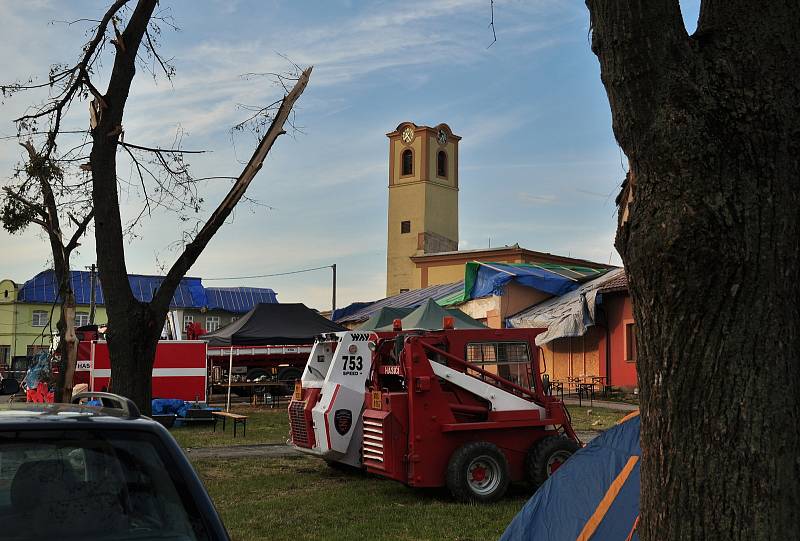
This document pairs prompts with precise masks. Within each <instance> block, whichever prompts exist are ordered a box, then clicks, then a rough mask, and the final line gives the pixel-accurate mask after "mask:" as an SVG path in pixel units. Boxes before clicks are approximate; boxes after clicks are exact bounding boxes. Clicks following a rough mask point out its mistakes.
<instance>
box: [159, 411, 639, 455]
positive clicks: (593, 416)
mask: <svg viewBox="0 0 800 541" xmlns="http://www.w3.org/2000/svg"><path fill="white" fill-rule="evenodd" d="M567 409H569V411H570V413H571V414H572V426H573V428H574V429H575V430H580V431H586V430H606V429H608V428H610V427H612V426H614V424H616V422H617V421H619V420H620V419H622V418H623V417H624V416H625V415H627V412H624V411H616V410H611V409H605V408H591V407H588V406H583V407H579V406H567ZM231 411H232V412H234V413H241V414H242V415H247V437H246V438H242V437H241V436H240V435H237V438H236V439H233V430H232V427H231V426H230V424H231V423H228V425H229V426H228V427H227V429H226V432H225V433H223V432H222V423H217V431H216V432H212V427H211V425H191V426H187V427H181V428H173V429H172V430H171V431H170V432H172V435H173V436H174V437H175V439H176V440H178V443H179V444H180V446H181V447H183V448H197V447H220V446H227V445H245V444H258V443H284V442H286V440H287V439H288V437H289V418H288V416H287V413H286V406H280V407H276V408H264V407H251V406H234V407H232V408H231ZM239 434H241V432H239Z"/></svg>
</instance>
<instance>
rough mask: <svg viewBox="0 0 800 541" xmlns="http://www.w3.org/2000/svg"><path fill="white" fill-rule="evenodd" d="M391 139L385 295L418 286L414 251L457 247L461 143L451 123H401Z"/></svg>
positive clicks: (389, 134)
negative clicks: (423, 124) (432, 126)
mask: <svg viewBox="0 0 800 541" xmlns="http://www.w3.org/2000/svg"><path fill="white" fill-rule="evenodd" d="M386 136H387V137H388V138H389V235H388V245H387V250H386V251H387V257H386V295H387V296H391V295H397V294H398V293H401V292H403V291H407V290H409V289H416V288H418V287H420V276H418V275H419V273H420V271H419V269H417V268H416V266H415V265H414V263H413V262H412V261H411V259H410V258H411V257H412V256H415V255H423V254H431V253H437V252H449V251H453V250H457V249H458V142H459V141H460V140H461V137H459V136H457V135H454V134H453V132H452V131H451V130H450V127H449V126H448V125H447V124H439V125H438V126H436V127H434V128H431V127H428V126H417V125H416V124H414V123H412V122H403V123H402V124H400V125H399V126H397V129H396V130H394V131H393V132H391V133H387V134H386Z"/></svg>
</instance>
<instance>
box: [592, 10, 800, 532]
mask: <svg viewBox="0 0 800 541" xmlns="http://www.w3.org/2000/svg"><path fill="white" fill-rule="evenodd" d="M623 4H625V5H623ZM645 4H647V3H645ZM677 4H678V3H677V0H674V1H668V0H654V1H653V2H651V3H649V4H648V5H647V6H646V7H642V6H643V5H644V4H642V3H635V4H631V5H627V3H619V2H616V1H613V0H609V1H605V0H588V1H587V5H588V6H589V9H590V12H591V17H592V26H593V31H594V35H593V44H592V48H593V50H594V51H595V53H596V54H597V55H598V58H599V59H600V64H601V70H602V78H603V82H604V84H605V86H606V89H607V91H608V96H609V101H610V104H611V109H612V113H613V118H614V130H615V135H616V136H617V140H618V141H619V143H620V145H621V146H622V149H623V150H624V151H625V153H626V155H627V156H628V158H629V160H630V165H631V174H630V176H629V181H628V183H627V185H626V194H625V197H622V198H621V203H622V205H623V206H625V208H621V209H620V227H619V230H618V233H617V247H618V249H619V251H620V254H621V255H622V258H623V261H624V262H625V266H626V269H627V272H628V279H629V285H630V290H631V295H632V297H633V303H634V312H635V317H636V321H637V327H638V338H639V349H638V351H639V362H638V369H639V384H640V388H641V400H642V452H643V457H642V499H641V526H640V529H641V532H640V533H641V537H642V539H648V540H655V539H658V540H671V539H720V540H723V539H724V540H739V539H741V540H753V539H765V540H766V539H792V538H795V537H796V536H797V532H798V531H800V513H798V511H799V510H800V497H799V496H798V494H799V493H800V492H799V491H798V487H800V452H798V449H800V422H798V419H800V393H798V391H797V389H798V388H800V387H799V386H800V362H798V361H799V360H800V329H799V327H800V317H798V316H799V315H800V314H799V313H798V312H799V311H800V310H799V308H798V307H799V306H800V304H798V302H799V301H800V261H798V254H800V245H799V244H800V241H799V239H800V206H798V205H799V204H800V198H799V197H798V193H800V161H798V160H799V158H798V157H800V137H798V135H799V134H800V108H798V104H799V103H800V76H799V75H798V74H799V73H800V70H798V68H797V67H798V66H800V16H799V15H798V10H797V6H796V5H790V3H789V2H783V3H780V2H775V3H764V4H763V5H762V4H761V3H754V2H750V3H746V2H739V1H736V0H732V1H730V2H726V3H724V4H721V3H719V2H709V1H704V2H703V7H702V12H701V20H700V23H699V26H698V31H697V32H696V33H695V34H694V35H693V36H691V37H690V36H687V35H686V34H685V32H683V31H682V23H681V21H680V12H679V11H678V7H677ZM628 201H630V204H629V205H627V202H628ZM623 218H624V219H623Z"/></svg>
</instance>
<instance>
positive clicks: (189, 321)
mask: <svg viewBox="0 0 800 541" xmlns="http://www.w3.org/2000/svg"><path fill="white" fill-rule="evenodd" d="M192 323H194V316H192V315H189V314H185V315H184V316H183V328H184V330H186V328H187V327H188V326H189V325H191V324H192Z"/></svg>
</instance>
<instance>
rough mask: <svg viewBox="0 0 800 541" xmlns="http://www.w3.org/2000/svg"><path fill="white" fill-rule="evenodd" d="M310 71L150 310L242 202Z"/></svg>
mask: <svg viewBox="0 0 800 541" xmlns="http://www.w3.org/2000/svg"><path fill="white" fill-rule="evenodd" d="M312 69H313V67H309V68H307V69H306V70H305V71H303V73H302V75H301V76H300V78H299V79H298V81H297V83H296V84H295V85H294V88H292V90H291V91H290V92H289V93H288V94H287V95H286V96H285V97H284V98H283V101H282V102H281V106H280V108H279V109H278V112H277V113H276V114H275V118H274V119H273V120H272V124H271V125H270V127H269V130H267V133H266V134H265V135H264V137H263V138H262V139H261V141H260V142H259V144H258V146H257V147H256V149H255V151H254V152H253V155H252V156H251V157H250V161H249V162H248V163H247V165H246V166H245V168H244V169H243V170H242V173H241V174H240V175H239V178H238V180H237V181H236V182H235V183H234V185H233V186H232V187H231V189H230V191H229V192H228V195H227V196H226V197H225V199H223V200H222V202H221V203H220V204H219V206H218V207H217V208H216V210H214V212H213V214H212V215H211V217H210V218H209V219H208V221H207V222H206V223H205V225H203V227H202V229H200V231H199V232H198V233H197V235H196V236H195V238H194V240H192V242H190V243H189V244H187V245H186V247H185V248H184V250H183V253H182V254H181V255H180V256H179V257H178V259H177V260H176V261H175V263H174V264H173V265H172V268H170V270H169V272H168V273H167V276H166V277H165V278H164V281H163V282H162V283H161V286H160V287H159V288H158V291H157V292H156V293H155V294H154V295H153V300H152V302H151V306H153V307H154V309H156V310H161V309H163V310H166V309H167V308H168V307H169V302H170V300H171V299H172V295H173V292H174V291H175V288H176V287H177V286H178V284H179V283H180V281H181V278H182V277H183V276H184V275H185V274H186V272H187V271H188V270H189V269H190V268H191V266H192V265H193V264H194V262H195V261H197V258H198V257H199V256H200V254H201V253H202V252H203V249H204V248H205V247H206V245H208V243H209V241H210V240H211V238H212V237H213V236H214V234H215V233H216V232H217V231H218V230H219V228H220V227H222V225H223V224H224V223H225V220H226V219H227V217H228V216H230V214H231V212H232V211H233V209H234V207H235V206H236V204H237V203H238V202H239V201H240V200H241V199H242V197H243V196H244V194H245V191H246V190H247V188H248V186H250V183H251V182H252V181H253V179H254V178H255V176H256V173H258V171H259V170H260V169H261V167H262V166H263V164H264V160H265V159H266V157H267V154H268V153H269V151H270V149H271V148H272V145H273V144H274V143H275V141H276V140H277V138H278V137H279V136H280V135H282V134H284V133H286V132H285V131H284V129H283V126H284V124H285V123H286V121H287V119H288V118H289V114H290V113H291V111H292V108H293V107H294V103H295V102H296V101H297V100H298V99H299V98H300V96H301V95H302V93H303V91H304V90H305V88H306V85H308V80H309V77H310V76H311V70H312Z"/></svg>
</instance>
